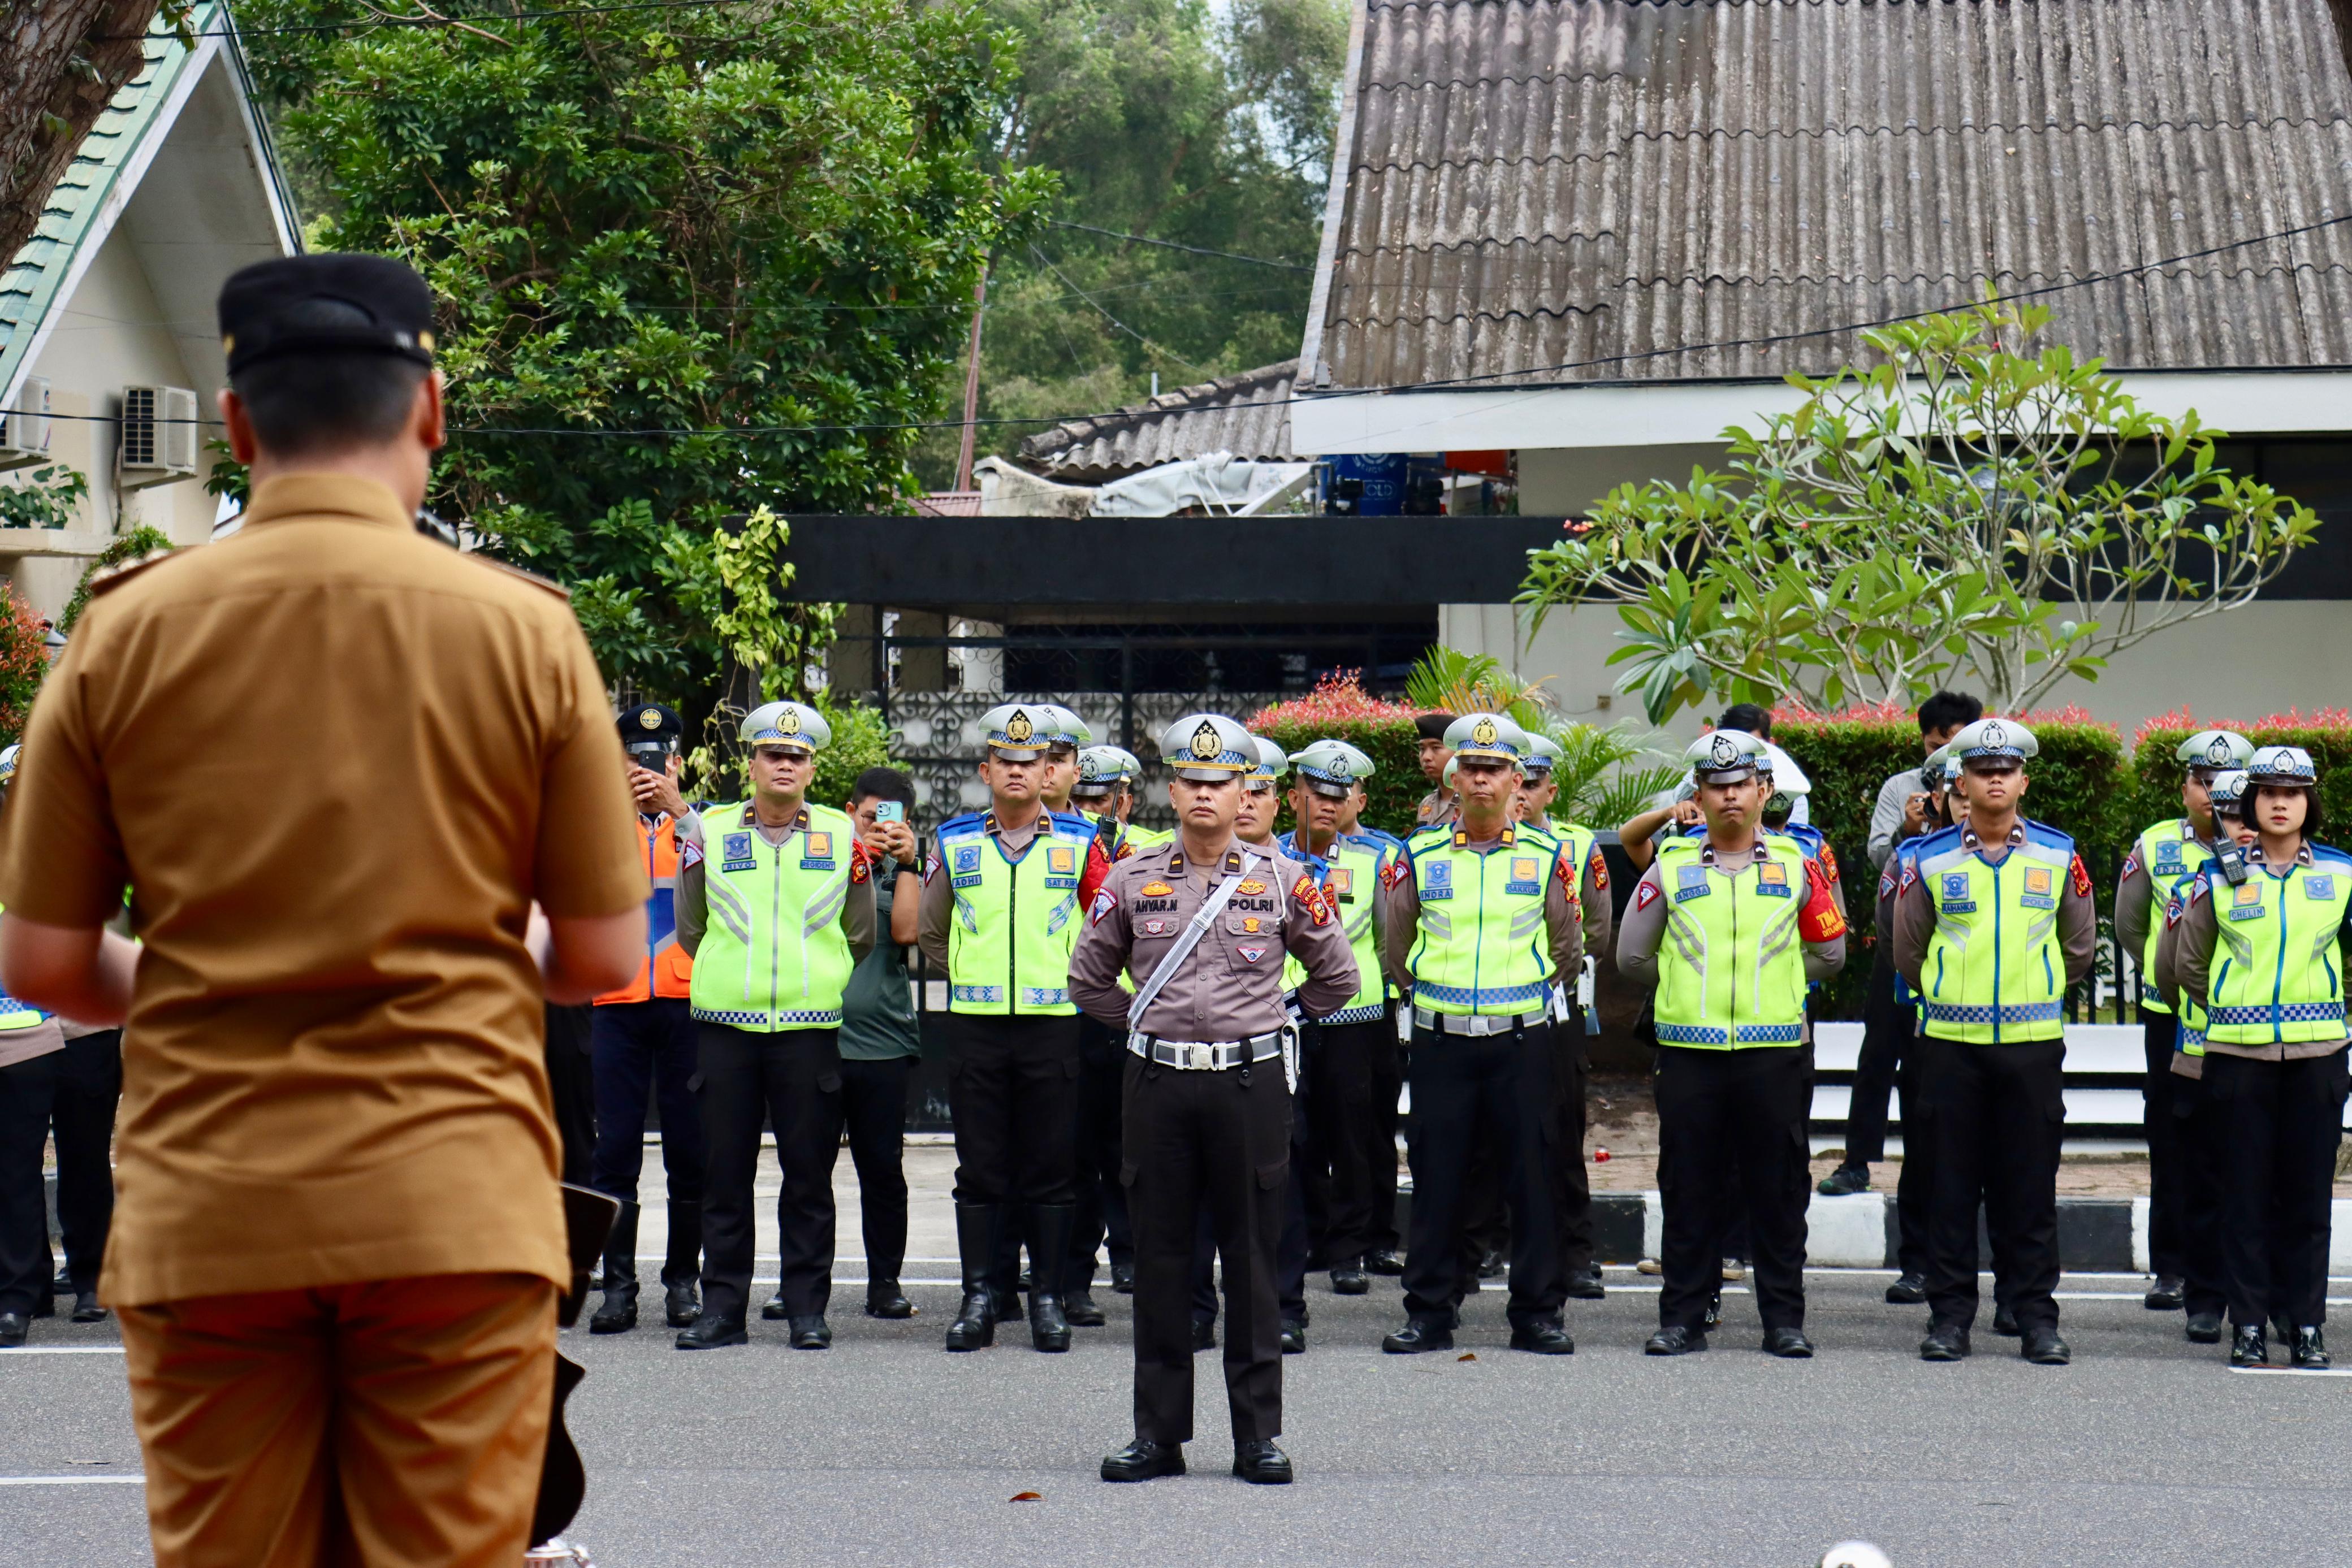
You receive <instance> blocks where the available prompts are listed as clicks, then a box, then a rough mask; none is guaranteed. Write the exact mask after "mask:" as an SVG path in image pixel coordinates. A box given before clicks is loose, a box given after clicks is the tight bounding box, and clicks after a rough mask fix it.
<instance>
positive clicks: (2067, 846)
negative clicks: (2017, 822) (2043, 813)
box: [2025, 817, 2074, 850]
mask: <svg viewBox="0 0 2352 1568" xmlns="http://www.w3.org/2000/svg"><path fill="white" fill-rule="evenodd" d="M2025 836H2026V838H2027V840H2028V841H2032V842H2035V843H2042V844H2047V845H2049V846H2050V847H2051V848H2052V849H2053V850H2072V849H2073V848H2074V834H2072V833H2062V832H2060V831H2058V830H2057V829H2055V828H2053V827H2052V826H2051V825H2050V824H2049V823H2047V822H2037V821H2034V820H2033V819H2032V818H2031V817H2028V818H2026V819H2025Z"/></svg>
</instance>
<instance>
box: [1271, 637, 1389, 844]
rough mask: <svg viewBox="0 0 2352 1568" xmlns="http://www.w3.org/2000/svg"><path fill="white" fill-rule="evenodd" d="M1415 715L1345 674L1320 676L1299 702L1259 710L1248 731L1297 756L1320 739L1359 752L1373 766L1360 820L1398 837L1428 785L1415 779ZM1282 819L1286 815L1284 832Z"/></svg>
mask: <svg viewBox="0 0 2352 1568" xmlns="http://www.w3.org/2000/svg"><path fill="white" fill-rule="evenodd" d="M1420 712H1421V710H1420V709H1418V708H1415V707H1413V706H1411V705H1409V704H1406V703H1399V702H1391V701H1389V700H1388V699H1387V698H1385V697H1376V696H1374V695H1371V694H1370V693H1369V692H1367V691H1365V690H1364V688H1363V685H1362V684H1361V683H1360V680H1359V678H1358V676H1357V674H1356V673H1355V672H1354V671H1348V672H1345V673H1342V674H1334V675H1326V676H1325V677H1324V678H1323V679H1322V681H1321V682H1319V683H1318V685H1316V687H1315V689H1314V690H1313V691H1311V692H1309V693H1307V695H1305V696H1303V697H1294V698H1292V699H1291V700H1290V701H1288V702H1283V703H1276V704H1275V705H1274V706H1271V707H1266V708H1261V709H1260V710H1258V712H1257V713H1256V714H1255V716H1252V717H1251V719H1250V720H1249V728H1250V731H1251V733H1253V734H1255V735H1262V736H1265V737H1266V738H1267V739H1268V740H1271V741H1273V742H1274V743H1275V744H1276V745H1277V746H1279V747H1282V748H1283V749H1284V750H1285V751H1303V750H1305V749H1306V748H1307V746H1308V745H1310V744H1311V743H1313V742H1315V741H1318V740H1321V739H1324V738H1326V737H1328V738H1330V739H1333V740H1344V741H1346V742H1347V743H1348V744H1349V745H1350V746H1354V747H1361V748H1362V750H1363V751H1364V753H1365V754H1366V755H1367V756H1369V757H1370V758H1371V759H1372V766H1373V773H1372V777H1371V779H1370V780H1369V781H1367V782H1366V784H1365V786H1364V793H1365V797H1366V799H1365V803H1364V821H1367V822H1369V823H1370V824H1371V825H1372V826H1373V827H1376V828H1385V829H1387V830H1388V831H1390V832H1391V833H1394V834H1396V835H1397V836H1398V837H1400V838H1402V837H1403V836H1404V834H1405V833H1406V832H1408V831H1411V829H1412V821H1413V808H1414V807H1416V806H1418V805H1420V803H1421V798H1422V797H1423V795H1425V794H1427V793H1428V792H1429V781H1428V780H1427V779H1423V777H1422V776H1421V737H1420V733H1419V732H1418V731H1416V730H1415V729H1414V728H1413V724H1412V721H1413V720H1414V718H1416V717H1417V716H1419V715H1420ZM1288 819H1289V814H1288V812H1287V811H1285V813H1284V823H1283V825H1284V826H1285V827H1286V828H1287V827H1288V826H1289V820H1288Z"/></svg>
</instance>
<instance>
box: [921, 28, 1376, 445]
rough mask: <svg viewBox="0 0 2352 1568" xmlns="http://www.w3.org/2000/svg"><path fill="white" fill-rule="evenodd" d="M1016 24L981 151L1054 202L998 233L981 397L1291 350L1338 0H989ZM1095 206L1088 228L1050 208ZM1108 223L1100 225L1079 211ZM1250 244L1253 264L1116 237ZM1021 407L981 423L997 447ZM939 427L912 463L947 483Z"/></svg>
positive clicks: (1338, 56) (1147, 381)
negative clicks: (1027, 177)
mask: <svg viewBox="0 0 2352 1568" xmlns="http://www.w3.org/2000/svg"><path fill="white" fill-rule="evenodd" d="M988 4H989V15H990V16H992V18H993V19H995V20H996V21H997V22H998V23H999V25H1001V26H1003V27H1004V28H1005V29H1006V30H1007V31H1008V32H1010V33H1012V34H1013V35H1014V36H1015V37H1018V38H1019V39H1020V40H1021V45H1020V47H1021V68H1020V79H1019V83H1018V86H1017V88H1016V89H1015V91H1014V92H1013V99H1012V106H1011V110H1010V112H1009V113H1008V114H1007V115H1006V117H1005V119H1004V120H1003V122H1002V123H1001V125H1000V126H999V127H998V132H997V136H996V139H995V152H996V156H997V157H998V158H1000V159H1001V160H1002V161H1003V166H1005V167H1007V168H1013V169H1026V170H1033V171H1050V172H1052V173H1053V174H1054V175H1055V177H1056V178H1057V180H1058V182H1059V185H1060V195H1059V197H1058V199H1057V200H1056V201H1055V204H1054V205H1053V208H1052V211H1051V216H1052V218H1053V220H1054V222H1053V223H1052V224H1051V225H1048V226H1045V227H1044V228H1042V229H1041V230H1039V231H1038V232H1036V233H1034V235H1030V236H1028V237H1026V238H1024V239H1021V240H1017V241H1013V242H1010V243H1007V244H1005V245H1003V246H1001V247H1000V248H999V250H998V252H997V256H996V265H995V269H994V271H993V272H992V276H991V278H990V283H989V296H988V309H987V313H986V325H985V330H984V336H983V342H982V354H981V369H982V399H981V412H982V414H983V415H984V416H987V417H992V418H1003V419H1018V420H1028V419H1036V420H1039V421H1041V422H1050V421H1051V420H1052V419H1054V418H1055V417H1058V416H1060V415H1063V414H1067V413H1087V412H1092V411H1096V410H1100V409H1107V408H1111V407H1115V406H1118V404H1121V403H1124V402H1138V401H1140V400H1141V398H1143V397H1144V396H1145V395H1147V394H1148V392H1149V391H1150V385H1151V377H1152V374H1153V372H1155V371H1157V372H1158V373H1159V376H1160V383H1161V386H1162V388H1163V390H1172V389H1174V388H1175V387H1177V386H1179V385H1181V384H1184V383H1187V382H1195V381H1202V380H1206V379H1209V378H1212V377H1214V376H1219V375H1225V374H1230V373H1232V372H1234V371H1243V370H1248V369H1251V368H1253V367H1255V366H1257V365H1263V364H1270V363H1273V362H1275V361H1280V360H1286V359H1289V358H1291V357H1292V356H1294V355H1296V354H1297V352H1298V323H1299V321H1300V319H1301V318H1302V317H1303V315H1304V314H1305V311H1306V308H1307V292H1308V289H1309V287H1311V285H1312V283H1313V281H1314V279H1313V271H1312V266H1311V264H1312V262H1313V260H1314V256H1315V251H1316V246H1317V243H1318V240H1319V238H1320V237H1321V233H1322V216H1323V202H1324V195H1325V190H1326V179H1327V173H1328V167H1329V159H1330V155H1331V137H1332V132H1333V126H1334V123H1335V119H1336V115H1337V110H1338V89H1339V75H1340V70H1341V68H1342V66H1343V65H1344V62H1345V57H1346V53H1347V39H1348V21H1347V12H1346V9H1345V7H1344V6H1343V5H1340V4H1339V3H1338V0H1237V3H1236V4H1234V5H1231V6H1229V7H1227V8H1225V9H1224V10H1223V13H1222V15H1220V14H1218V13H1213V12H1212V10H1211V9H1210V8H1209V7H1208V6H1207V5H1204V4H1202V0H988ZM1071 224H1081V225H1090V226H1089V227H1086V228H1074V227H1069V226H1066V225H1071ZM1097 230H1108V231H1111V232H1110V233H1108V234H1105V233H1098V232H1094V231H1097ZM1119 235H1144V236H1147V237H1148V238H1151V239H1158V240H1166V241H1171V242H1174V243H1176V244H1180V245H1186V246H1196V247H1200V248H1201V249H1204V250H1212V251H1225V252H1230V253H1234V254H1237V255H1240V256H1256V257H1262V258H1266V259H1270V260H1274V261H1278V262H1285V263H1287V264H1288V265H1287V266H1286V267H1265V266H1258V265H1255V264H1253V263H1251V262H1248V261H1236V260H1232V259H1229V258H1226V257H1220V256H1206V255H1200V254H1195V253H1193V252H1188V251H1182V250H1171V249H1168V248H1164V247H1162V246H1150V245H1141V244H1136V243H1132V242H1130V241H1128V240H1126V239H1123V238H1120V237H1118V236H1119ZM1036 428H1038V426H1037V425H1003V426H993V427H983V428H982V431H981V433H980V434H981V440H980V450H981V451H982V452H987V451H991V450H995V451H998V452H1009V451H1011V450H1013V449H1014V448H1015V447H1017V446H1018V445H1019V443H1020V437H1021V435H1022V434H1025V433H1026V432H1028V431H1030V430H1034V429H1036ZM956 440H957V436H956V433H955V432H953V431H946V432H940V433H936V434H933V435H932V436H930V437H929V438H928V439H927V440H926V442H925V444H924V446H923V450H922V463H921V468H922V472H923V473H924V476H926V477H927V478H929V479H930V480H932V481H933V482H934V483H938V484H944V483H946V482H947V480H948V478H949V476H950V473H951V471H952V466H953V462H954V455H955V449H956Z"/></svg>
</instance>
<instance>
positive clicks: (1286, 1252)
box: [1192, 1051, 1314, 1325]
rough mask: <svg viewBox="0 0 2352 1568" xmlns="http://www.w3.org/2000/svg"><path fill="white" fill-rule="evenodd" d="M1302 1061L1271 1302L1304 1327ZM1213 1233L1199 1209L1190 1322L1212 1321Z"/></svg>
mask: <svg viewBox="0 0 2352 1568" xmlns="http://www.w3.org/2000/svg"><path fill="white" fill-rule="evenodd" d="M1307 1061H1308V1058H1307V1054H1306V1052H1305V1051H1301V1052H1300V1063H1299V1073H1298V1084H1297V1088H1295V1089H1293V1090H1292V1091H1291V1095H1290V1175H1289V1176H1288V1177H1287V1178H1286V1179H1285V1180H1284V1182H1283V1184H1282V1233H1281V1236H1280V1238H1279V1239H1277V1240H1276V1242H1275V1246H1274V1301H1275V1306H1276V1310H1277V1311H1278V1312H1279V1313H1280V1315H1281V1318H1282V1321H1283V1322H1296V1323H1299V1324H1302V1325H1303V1324H1304V1323H1306V1322H1307V1265H1308V1262H1309V1260H1310V1258H1311V1255H1312V1253H1313V1251H1314V1244H1313V1239H1312V1238H1313V1234H1314V1219H1313V1218H1312V1216H1311V1215H1310V1214H1309V1213H1308V1212H1307V1204H1308V1188H1307V1181H1306V1178H1305V1177H1304V1176H1303V1175H1302V1174H1301V1173H1302V1172H1303V1170H1304V1169H1305V1167H1306V1165H1307V1161H1308V1160H1309V1159H1310V1158H1311V1157H1312V1155H1313V1151H1312V1142H1313V1140H1312V1138H1311V1135H1310V1134H1309V1133H1308V1131H1307V1124H1308V1121H1309V1119H1310V1116H1309V1112H1308V1107H1309V1106H1310V1105H1311V1104H1312V1103H1314V1096H1313V1093H1312V1092H1311V1091H1310V1089H1309V1087H1308V1085H1309V1083H1310V1082H1312V1080H1311V1075H1310V1072H1309V1070H1308V1068H1307ZM1216 1263H1217V1229H1216V1227H1215V1226H1214V1225H1213V1224H1212V1223H1211V1222H1210V1218H1209V1211H1208V1210H1207V1209H1205V1208H1203V1209H1202V1211H1201V1222H1200V1224H1199V1225H1198V1226H1197V1227H1195V1228H1194V1229H1193V1232H1192V1321H1193V1322H1202V1323H1213V1322H1216V1321H1217V1274H1216Z"/></svg>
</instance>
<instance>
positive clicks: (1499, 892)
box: [1405, 822, 1559, 1015]
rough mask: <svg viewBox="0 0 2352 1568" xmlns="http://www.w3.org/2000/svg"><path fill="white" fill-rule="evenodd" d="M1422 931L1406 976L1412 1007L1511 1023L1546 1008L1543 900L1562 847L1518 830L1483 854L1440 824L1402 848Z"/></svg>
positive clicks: (1521, 826) (1533, 831)
mask: <svg viewBox="0 0 2352 1568" xmlns="http://www.w3.org/2000/svg"><path fill="white" fill-rule="evenodd" d="M1405 855H1406V858H1407V859H1408V860H1409V861H1410V862H1412V883H1413V890H1414V892H1415V893H1417V894H1419V895H1420V898H1421V921H1420V932H1419V934H1418V935H1417V936H1415V937H1414V938H1413V944H1412V953H1411V954H1410V955H1409V956H1408V957H1407V959H1406V964H1405V967H1407V969H1409V970H1410V971H1411V972H1412V1005H1413V1006H1415V1007H1417V1008H1427V1009H1431V1010H1432V1011H1433V1012H1441V1013H1488V1014H1501V1015H1510V1014H1515V1013H1532V1012H1541V1011H1543V1010H1545V1009H1547V1008H1549V1006H1550V1004H1551V984H1552V962H1551V942H1550V937H1549V931H1548V930H1547V929H1546V926H1545V922H1544V901H1545V899H1546V898H1547V896H1548V895H1549V893H1550V890H1551V884H1552V881H1553V879H1554V878H1555V877H1557V876H1558V875H1559V841H1557V840H1555V839H1553V838H1552V836H1551V835H1550V834H1549V833H1547V832H1545V831H1543V830H1542V829H1540V828H1538V827H1534V826H1531V825H1530V824H1528V823H1526V822H1521V823H1517V824H1516V825H1513V826H1509V827H1506V828H1505V829H1504V830H1503V838H1502V841H1501V842H1500V843H1499V844H1497V845H1496V847H1495V848H1493V849H1491V850H1488V851H1486V852H1485V853H1483V854H1482V853H1478V852H1474V851H1473V850H1471V849H1470V848H1469V847H1468V843H1467V841H1466V839H1465V837H1464V835H1463V832H1462V831H1461V829H1460V828H1459V826H1458V825H1457V824H1455V823H1453V822H1441V823H1437V824H1434V825H1433V826H1431V827H1427V828H1423V830H1422V831H1419V832H1417V833H1415V834H1413V835H1412V838H1411V839H1409V840H1407V841H1406V842H1405Z"/></svg>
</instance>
